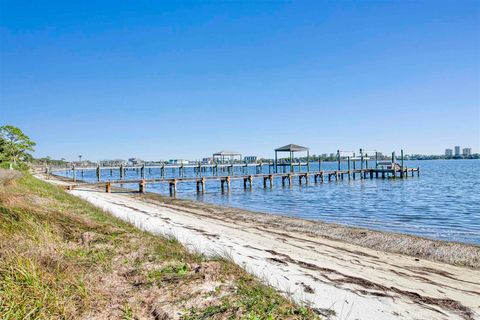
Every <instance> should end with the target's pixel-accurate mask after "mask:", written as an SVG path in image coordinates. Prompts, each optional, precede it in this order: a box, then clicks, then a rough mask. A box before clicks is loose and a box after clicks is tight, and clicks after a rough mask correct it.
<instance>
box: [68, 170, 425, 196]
mask: <svg viewBox="0 0 480 320" xmlns="http://www.w3.org/2000/svg"><path fill="white" fill-rule="evenodd" d="M103 169H104V168H103ZM415 173H417V176H419V174H420V169H419V168H406V167H405V168H400V169H377V168H369V169H353V170H322V171H307V172H286V173H257V174H247V175H243V174H231V175H230V174H229V175H214V176H197V177H181V176H179V177H172V178H165V177H161V178H153V179H117V180H109V181H98V182H94V183H87V182H80V183H74V184H71V185H69V186H68V188H69V189H73V188H76V187H79V186H85V185H90V186H97V187H105V191H106V192H110V191H111V186H112V185H115V184H138V186H139V189H138V190H139V192H141V193H143V192H145V190H146V186H147V184H153V183H168V184H169V192H170V195H171V196H173V195H175V194H176V192H177V183H182V182H196V186H197V192H204V191H205V184H206V182H207V181H219V182H220V187H221V189H222V191H224V190H225V189H226V190H227V191H228V190H230V183H231V181H233V180H243V182H244V188H252V181H253V180H254V179H260V180H263V186H264V187H265V188H266V187H267V186H269V187H270V188H272V187H273V179H275V178H281V179H282V185H286V184H288V185H292V184H293V179H294V178H298V182H299V184H302V183H305V184H308V183H309V182H310V180H311V177H313V180H314V182H315V183H318V182H324V181H325V180H327V181H339V180H344V179H348V180H350V179H356V177H357V175H358V178H360V179H367V178H370V179H373V178H392V179H396V178H407V177H408V175H409V174H410V175H411V176H412V177H413V176H414V174H415ZM75 180H76V179H75V178H73V179H72V182H76V181H75Z"/></svg>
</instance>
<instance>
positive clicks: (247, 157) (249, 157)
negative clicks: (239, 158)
mask: <svg viewBox="0 0 480 320" xmlns="http://www.w3.org/2000/svg"><path fill="white" fill-rule="evenodd" d="M243 159H244V160H245V161H246V162H257V156H245V157H243Z"/></svg>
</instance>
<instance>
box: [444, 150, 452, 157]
mask: <svg viewBox="0 0 480 320" xmlns="http://www.w3.org/2000/svg"><path fill="white" fill-rule="evenodd" d="M445 157H453V150H452V149H445Z"/></svg>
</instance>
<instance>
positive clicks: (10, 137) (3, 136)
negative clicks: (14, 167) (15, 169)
mask: <svg viewBox="0 0 480 320" xmlns="http://www.w3.org/2000/svg"><path fill="white" fill-rule="evenodd" d="M34 146H35V142H33V141H32V140H30V138H29V137H28V136H27V135H26V134H24V133H23V132H22V130H20V129H19V128H17V127H14V126H10V125H6V126H2V127H0V162H2V161H12V162H13V163H14V164H17V162H24V161H29V160H30V159H32V156H31V155H30V154H29V153H28V151H34V149H33V147H34Z"/></svg>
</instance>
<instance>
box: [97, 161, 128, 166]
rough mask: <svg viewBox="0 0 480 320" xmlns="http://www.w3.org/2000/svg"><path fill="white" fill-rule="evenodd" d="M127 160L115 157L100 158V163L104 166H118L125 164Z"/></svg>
mask: <svg viewBox="0 0 480 320" xmlns="http://www.w3.org/2000/svg"><path fill="white" fill-rule="evenodd" d="M126 163H127V162H126V161H125V160H122V159H114V160H100V161H99V164H100V166H102V167H116V166H120V165H122V164H123V165H125V164H126Z"/></svg>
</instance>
